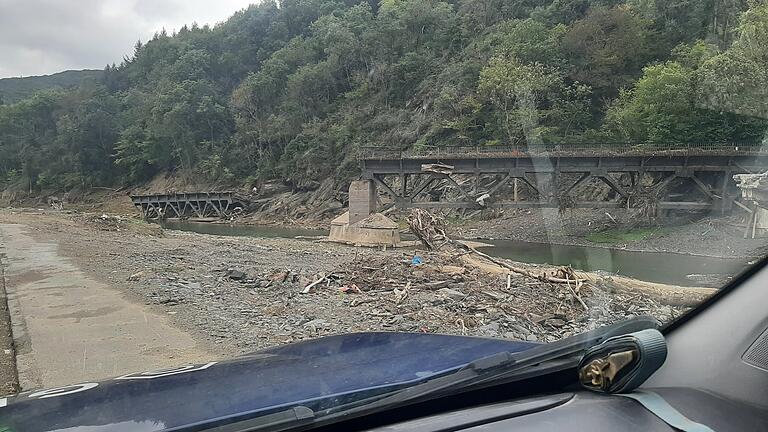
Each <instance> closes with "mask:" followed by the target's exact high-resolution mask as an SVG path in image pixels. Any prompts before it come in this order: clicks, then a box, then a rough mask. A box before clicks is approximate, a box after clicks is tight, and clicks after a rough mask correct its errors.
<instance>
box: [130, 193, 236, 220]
mask: <svg viewBox="0 0 768 432" xmlns="http://www.w3.org/2000/svg"><path fill="white" fill-rule="evenodd" d="M131 201H133V205H135V206H136V208H138V209H139V210H140V211H141V214H142V216H143V217H144V218H145V219H165V218H187V217H198V218H205V217H219V218H221V217H226V216H229V215H230V214H232V213H233V212H237V211H243V210H244V209H246V208H247V207H248V203H249V201H248V199H247V198H245V197H243V196H241V195H239V194H237V193H236V192H232V191H225V192H182V193H175V192H174V193H165V194H148V195H131ZM238 209H239V210H238Z"/></svg>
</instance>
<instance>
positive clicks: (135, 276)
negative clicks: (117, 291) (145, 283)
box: [127, 271, 146, 282]
mask: <svg viewBox="0 0 768 432" xmlns="http://www.w3.org/2000/svg"><path fill="white" fill-rule="evenodd" d="M145 274H146V272H144V271H140V272H136V273H134V274H132V275H130V276H128V279H127V280H128V281H131V282H135V281H137V280H140V279H141V278H142V277H144V275H145Z"/></svg>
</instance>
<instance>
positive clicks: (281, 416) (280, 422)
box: [205, 405, 316, 432]
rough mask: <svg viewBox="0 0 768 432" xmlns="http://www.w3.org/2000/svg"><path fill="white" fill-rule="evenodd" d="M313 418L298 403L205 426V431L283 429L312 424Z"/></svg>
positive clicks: (254, 431) (241, 431)
mask: <svg viewBox="0 0 768 432" xmlns="http://www.w3.org/2000/svg"><path fill="white" fill-rule="evenodd" d="M315 419H316V417H315V412H314V411H312V410H311V409H309V408H307V407H305V406H301V405H299V406H295V407H293V408H290V409H287V410H285V411H280V412H276V413H272V414H266V415H263V416H259V417H255V418H251V419H247V420H241V421H237V422H234V423H227V424H225V425H221V426H214V427H212V428H206V429H205V432H256V431H259V432H263V431H283V430H288V429H295V428H297V427H301V426H304V425H309V424H312V423H313V422H314V421H315Z"/></svg>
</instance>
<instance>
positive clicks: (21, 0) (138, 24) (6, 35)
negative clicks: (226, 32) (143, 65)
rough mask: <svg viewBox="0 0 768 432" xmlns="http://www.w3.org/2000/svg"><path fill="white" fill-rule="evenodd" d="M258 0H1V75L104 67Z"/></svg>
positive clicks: (35, 73)
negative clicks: (154, 40) (160, 34)
mask: <svg viewBox="0 0 768 432" xmlns="http://www.w3.org/2000/svg"><path fill="white" fill-rule="evenodd" d="M254 2H255V0H0V78H7V77H18V76H31V75H47V74H51V73H55V72H60V71H63V70H68V69H103V68H104V66H106V65H107V64H112V63H120V61H121V60H122V59H123V56H125V55H130V54H131V53H133V46H134V45H135V44H136V41H138V40H141V41H142V42H144V41H146V40H148V39H150V38H151V37H152V35H153V34H154V33H155V32H156V31H159V30H160V29H162V28H165V29H166V30H167V31H168V32H169V33H170V32H172V31H173V30H174V29H178V28H180V27H181V26H183V25H184V24H192V23H193V22H197V23H198V24H199V25H201V26H202V25H204V24H211V25H213V24H215V23H218V22H221V21H225V20H226V19H227V18H228V17H229V16H231V15H232V14H233V13H235V12H236V11H238V10H240V9H243V8H245V7H247V6H248V4H249V3H254Z"/></svg>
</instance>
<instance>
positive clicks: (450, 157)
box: [350, 143, 768, 213]
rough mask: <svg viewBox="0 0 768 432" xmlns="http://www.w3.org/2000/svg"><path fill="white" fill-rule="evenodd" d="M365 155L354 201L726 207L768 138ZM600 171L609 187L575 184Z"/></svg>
mask: <svg viewBox="0 0 768 432" xmlns="http://www.w3.org/2000/svg"><path fill="white" fill-rule="evenodd" d="M359 160H360V165H361V171H362V179H363V181H364V182H366V183H365V185H362V186H361V185H354V184H353V188H357V192H355V193H353V191H352V189H353V188H351V189H350V209H351V211H353V210H354V208H355V206H356V205H357V206H358V207H360V206H363V207H364V206H365V205H367V204H366V203H371V202H372V201H371V199H370V196H369V194H372V195H373V196H377V193H378V192H377V189H381V191H382V192H383V193H384V194H385V195H387V196H388V197H389V198H391V200H392V204H393V205H395V206H397V207H398V208H438V209H439V208H454V209H461V208H465V209H482V208H560V209H563V208H616V207H626V208H631V207H637V206H640V205H644V204H647V201H648V200H649V199H652V200H653V201H654V206H655V208H657V209H680V210H719V211H722V212H723V213H724V212H727V211H729V210H730V209H731V208H732V207H733V204H734V202H735V199H736V197H737V196H738V191H737V190H736V187H735V184H734V182H733V175H734V174H741V173H745V174H748V173H758V172H764V171H766V170H768V148H763V146H762V144H755V143H751V144H733V143H729V144H668V145H659V144H653V145H649V144H641V145H626V144H625V145H616V144H607V143H606V144H588V145H585V144H582V145H567V146H566V145H554V144H546V145H536V146H533V145H530V146H527V147H499V146H486V147H481V146H449V147H426V148H419V149H416V150H408V151H399V150H391V149H384V148H379V147H365V148H363V149H361V152H360V155H359ZM483 177H485V178H486V179H487V180H488V181H487V182H486V183H487V186H485V187H484V186H481V183H482V182H481V181H480V180H481V178H483ZM488 177H491V178H490V179H488ZM467 179H474V180H475V181H466V180H467ZM649 179H650V181H649ZM596 181H599V182H600V183H603V184H605V185H607V187H608V188H609V189H610V191H611V192H612V193H610V194H609V195H610V196H607V197H604V198H603V199H599V200H584V199H583V198H580V197H579V196H577V195H576V194H574V191H575V190H576V189H577V188H578V187H580V186H581V187H584V186H585V185H587V184H588V183H589V182H593V183H594V182H596ZM468 184H472V187H471V188H469V187H468V186H467V185H468ZM673 185H674V186H675V187H674V188H672V186H673ZM437 186H440V187H442V188H446V187H448V188H452V189H454V190H455V193H454V194H453V197H452V198H447V199H444V198H446V197H438V198H440V199H435V194H432V193H430V191H432V190H433V189H435V188H436V187H437ZM511 187H512V188H514V192H513V193H512V194H511V195H513V197H512V199H509V196H508V195H510V194H507V196H506V197H502V196H500V195H501V194H500V193H499V191H500V190H501V189H502V188H507V189H509V188H511ZM518 189H520V193H519V194H518ZM676 191H677V193H675V192H676ZM680 191H686V192H684V193H680ZM456 197H460V198H458V199H457V198H456ZM649 197H650V198H649ZM353 200H354V201H355V202H353ZM375 206H376V205H375V204H374V207H375ZM369 207H370V206H369ZM368 210H369V211H375V209H371V208H369V209H368ZM361 211H362V212H364V211H366V210H365V209H363V210H361Z"/></svg>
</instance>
